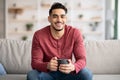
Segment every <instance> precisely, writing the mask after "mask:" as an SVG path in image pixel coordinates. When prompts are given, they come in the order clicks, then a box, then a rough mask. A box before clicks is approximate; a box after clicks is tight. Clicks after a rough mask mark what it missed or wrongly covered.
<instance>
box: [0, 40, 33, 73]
mask: <svg viewBox="0 0 120 80" xmlns="http://www.w3.org/2000/svg"><path fill="white" fill-rule="evenodd" d="M0 63H2V64H3V65H4V67H5V69H6V71H7V73H13V74H14V73H27V72H28V71H29V70H31V41H19V40H6V39H0Z"/></svg>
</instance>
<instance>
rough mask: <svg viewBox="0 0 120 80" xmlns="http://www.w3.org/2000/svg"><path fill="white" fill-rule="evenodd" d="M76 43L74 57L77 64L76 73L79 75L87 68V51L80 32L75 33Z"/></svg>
mask: <svg viewBox="0 0 120 80" xmlns="http://www.w3.org/2000/svg"><path fill="white" fill-rule="evenodd" d="M74 36H75V38H74V39H75V43H74V50H73V52H74V56H75V60H76V62H75V63H74V65H75V72H76V73H78V72H79V71H80V70H81V69H83V68H84V67H85V66H86V50H85V47H84V42H83V37H82V34H81V33H80V30H76V31H75V34H74Z"/></svg>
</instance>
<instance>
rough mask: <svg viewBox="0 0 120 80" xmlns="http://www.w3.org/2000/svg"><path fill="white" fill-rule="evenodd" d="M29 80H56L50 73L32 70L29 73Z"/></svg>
mask: <svg viewBox="0 0 120 80" xmlns="http://www.w3.org/2000/svg"><path fill="white" fill-rule="evenodd" d="M27 80H54V79H53V77H52V76H50V75H49V74H48V73H45V72H39V71H37V70H32V71H30V72H28V73H27Z"/></svg>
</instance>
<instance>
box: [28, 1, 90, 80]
mask: <svg viewBox="0 0 120 80" xmlns="http://www.w3.org/2000/svg"><path fill="white" fill-rule="evenodd" d="M66 14H67V8H66V7H65V6H64V5H62V4H61V3H58V2H57V3H54V4H53V5H52V6H51V8H50V10H49V16H48V21H49V22H50V25H48V26H46V27H44V28H43V29H40V30H38V31H36V32H35V34H34V36H33V41H32V62H31V65H32V68H33V70H32V71H30V72H28V74H27V80H92V73H91V72H90V70H88V69H87V68H85V66H86V51H85V47H84V43H83V38H82V34H81V33H80V31H79V30H78V29H76V28H73V27H72V26H68V25H67V24H66V21H67V17H66ZM72 55H74V56H75V60H76V61H75V62H72ZM61 59H65V60H67V63H66V64H64V63H62V64H58V60H61Z"/></svg>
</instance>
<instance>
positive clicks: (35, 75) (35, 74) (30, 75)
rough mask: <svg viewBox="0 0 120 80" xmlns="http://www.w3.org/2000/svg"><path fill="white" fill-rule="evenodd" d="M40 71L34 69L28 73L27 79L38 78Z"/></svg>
mask: <svg viewBox="0 0 120 80" xmlns="http://www.w3.org/2000/svg"><path fill="white" fill-rule="evenodd" d="M38 74H39V73H38V71H37V70H32V71H29V72H28V73H27V80H38Z"/></svg>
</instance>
